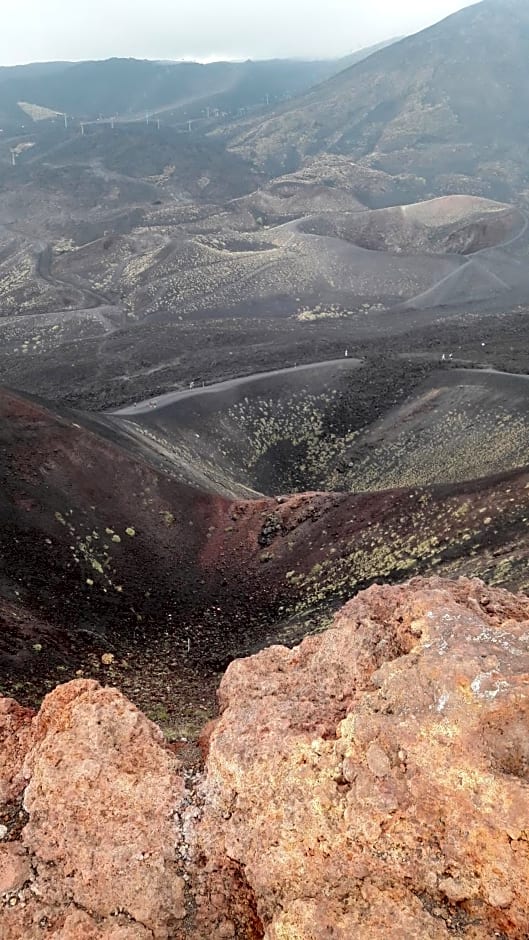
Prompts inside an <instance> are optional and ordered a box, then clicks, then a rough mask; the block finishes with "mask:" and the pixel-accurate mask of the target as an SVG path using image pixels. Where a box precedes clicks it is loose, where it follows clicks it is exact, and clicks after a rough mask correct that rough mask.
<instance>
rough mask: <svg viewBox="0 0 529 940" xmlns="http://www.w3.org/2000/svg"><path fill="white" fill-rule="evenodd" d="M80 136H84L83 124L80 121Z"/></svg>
mask: <svg viewBox="0 0 529 940" xmlns="http://www.w3.org/2000/svg"><path fill="white" fill-rule="evenodd" d="M81 137H84V124H83V123H81Z"/></svg>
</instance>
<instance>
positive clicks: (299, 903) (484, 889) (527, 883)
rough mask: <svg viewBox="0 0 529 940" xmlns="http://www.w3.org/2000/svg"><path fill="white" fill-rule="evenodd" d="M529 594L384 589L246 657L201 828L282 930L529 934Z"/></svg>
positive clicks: (280, 937) (311, 934) (281, 938)
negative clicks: (323, 627)
mask: <svg viewBox="0 0 529 940" xmlns="http://www.w3.org/2000/svg"><path fill="white" fill-rule="evenodd" d="M528 673H529V599H528V598H527V597H525V596H518V597H515V596H513V595H510V594H508V593H507V592H504V591H500V590H491V589H488V588H487V587H485V585H483V584H482V583H481V582H479V581H469V580H460V581H458V582H455V583H450V582H444V581H441V580H437V579H434V580H430V581H426V580H422V579H416V580H413V581H412V582H410V583H409V584H407V585H404V586H401V587H373V588H371V589H370V590H368V591H366V592H365V593H363V594H361V595H359V596H358V597H357V598H355V599H354V600H353V601H351V602H350V603H349V604H347V605H346V606H345V607H344V608H343V609H342V611H341V612H340V613H339V614H338V616H337V617H336V619H335V622H334V625H333V627H332V629H330V630H328V631H327V632H326V633H325V634H323V635H321V636H318V637H311V638H309V639H307V640H305V641H304V642H303V643H302V644H301V646H299V647H298V648H296V649H293V650H288V649H285V648H283V647H274V648H271V649H268V650H266V651H264V652H262V653H260V654H259V655H257V656H255V657H253V658H251V659H246V660H241V661H238V662H235V663H233V664H232V665H231V666H230V667H229V669H228V671H227V673H226V676H225V678H224V680H223V682H222V686H221V689H220V703H221V708H222V716H221V718H220V719H219V720H218V722H217V725H216V727H215V729H214V730H213V732H212V733H211V735H210V740H209V757H208V764H207V771H208V775H207V779H206V782H205V786H204V794H203V796H204V799H205V804H206V807H207V809H206V812H205V813H204V817H203V820H202V823H201V831H200V841H201V843H202V846H203V851H204V854H205V855H206V856H208V857H209V858H210V859H211V858H213V857H217V859H218V860H219V867H220V865H221V863H222V859H225V858H230V859H231V860H232V863H237V864H239V865H240V867H241V869H242V870H243V871H244V872H245V877H246V879H247V882H248V885H249V888H250V889H251V892H252V894H253V896H254V898H255V899H256V904H257V913H258V915H259V917H260V920H261V923H262V925H263V928H264V935H265V937H266V938H269V940H287V938H288V940H324V938H325V940H327V938H331V937H332V938H333V940H337V938H340V940H350V938H352V937H355V938H356V940H359V938H362V940H374V938H376V940H383V938H384V940H386V938H388V937H391V938H393V940H395V938H399V940H400V938H401V940H410V938H416V940H419V938H420V940H424V938H432V940H434V938H435V940H438V938H439V940H440V938H449V937H453V936H461V937H467V938H475V940H477V938H488V937H490V938H492V937H509V938H511V937H516V938H519V940H522V938H526V937H527V936H528V935H529V900H528V898H529V843H528V836H527V832H528V827H529V800H528V792H529V791H528V781H529V734H528V730H529V677H528Z"/></svg>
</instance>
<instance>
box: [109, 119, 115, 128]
mask: <svg viewBox="0 0 529 940" xmlns="http://www.w3.org/2000/svg"><path fill="white" fill-rule="evenodd" d="M115 123H116V119H115V118H110V126H111V128H112V130H114V125H115Z"/></svg>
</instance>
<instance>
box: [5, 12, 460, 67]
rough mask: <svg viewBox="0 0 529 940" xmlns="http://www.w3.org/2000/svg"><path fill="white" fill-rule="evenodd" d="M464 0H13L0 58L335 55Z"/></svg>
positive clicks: (418, 24) (421, 22)
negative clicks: (425, 0)
mask: <svg viewBox="0 0 529 940" xmlns="http://www.w3.org/2000/svg"><path fill="white" fill-rule="evenodd" d="M469 5H470V3H469V2H466V3H465V0H428V2H427V3H425V2H424V0H400V2H397V0H368V2H367V3H366V2H365V0H362V2H359V0H266V2H263V0H258V2H256V0H224V2H222V0H220V2H219V0H46V2H43V0H18V2H17V3H16V4H15V3H11V4H10V10H9V13H8V14H7V15H6V16H5V18H4V21H3V24H2V31H1V35H0V64H2V65H10V64H15V63H20V62H30V61H44V60H53V59H87V58H107V57H110V56H114V55H117V56H137V57H139V58H154V59H157V58H158V59H180V58H197V59H202V60H209V59H215V58H270V57H274V56H299V57H302V56H303V57H306V56H313V57H319V58H322V57H326V56H334V55H342V54H345V53H347V52H351V51H353V50H355V49H358V48H360V47H361V46H366V45H370V44H371V43H375V42H378V41H380V40H382V39H387V38H389V37H390V36H394V35H402V34H404V33H409V32H413V31H415V30H417V29H421V28H423V27H424V26H427V25H429V24H430V23H433V22H435V21H436V20H438V19H441V18H442V17H443V16H447V15H449V14H450V13H453V12H455V11H456V10H458V9H460V8H461V7H463V6H469Z"/></svg>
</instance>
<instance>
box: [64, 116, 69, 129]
mask: <svg viewBox="0 0 529 940" xmlns="http://www.w3.org/2000/svg"><path fill="white" fill-rule="evenodd" d="M64 126H65V128H66V130H68V115H67V114H65V115H64Z"/></svg>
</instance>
